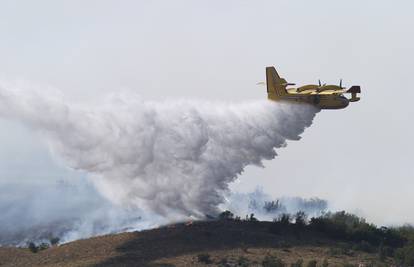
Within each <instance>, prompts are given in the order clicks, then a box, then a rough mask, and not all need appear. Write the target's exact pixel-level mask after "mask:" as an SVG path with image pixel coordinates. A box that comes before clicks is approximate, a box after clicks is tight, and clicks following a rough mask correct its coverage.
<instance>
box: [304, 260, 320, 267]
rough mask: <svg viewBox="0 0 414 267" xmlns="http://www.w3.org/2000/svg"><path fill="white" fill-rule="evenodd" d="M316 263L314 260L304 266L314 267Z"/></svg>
mask: <svg viewBox="0 0 414 267" xmlns="http://www.w3.org/2000/svg"><path fill="white" fill-rule="evenodd" d="M317 263H318V262H317V261H316V260H311V261H310V262H308V264H307V265H306V266H307V267H316V264H317Z"/></svg>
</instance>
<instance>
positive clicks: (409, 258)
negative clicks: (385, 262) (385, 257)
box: [394, 245, 414, 266]
mask: <svg viewBox="0 0 414 267" xmlns="http://www.w3.org/2000/svg"><path fill="white" fill-rule="evenodd" d="M394 259H395V261H396V262H397V263H398V264H400V265H404V266H413V265H414V245H411V246H407V247H403V248H399V249H397V250H396V251H395V253H394Z"/></svg>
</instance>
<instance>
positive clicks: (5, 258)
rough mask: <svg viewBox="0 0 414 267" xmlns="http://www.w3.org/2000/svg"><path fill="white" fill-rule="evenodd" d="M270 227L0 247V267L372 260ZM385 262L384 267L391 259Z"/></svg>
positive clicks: (214, 226)
mask: <svg viewBox="0 0 414 267" xmlns="http://www.w3.org/2000/svg"><path fill="white" fill-rule="evenodd" d="M271 224H272V223H271V222H249V221H210V222H195V223H193V224H191V225H185V224H176V225H171V226H166V227H162V228H158V229H152V230H147V231H141V232H132V233H122V234H114V235H107V236H101V237H95V238H90V239H85V240H79V241H75V242H71V243H68V244H64V245H61V246H55V247H51V248H49V249H46V250H42V251H40V252H38V253H32V252H30V250H29V249H24V248H0V266H262V263H263V261H264V260H265V258H266V257H267V258H266V259H267V260H268V261H269V260H274V259H273V258H272V257H271V256H276V257H278V258H280V259H282V260H283V261H284V262H286V263H288V264H289V265H288V266H290V264H291V263H293V262H296V261H297V260H298V259H303V260H304V263H307V262H308V261H310V260H317V261H318V262H319V264H322V261H323V260H324V259H326V261H327V262H328V263H329V266H343V264H344V263H345V262H347V263H352V264H358V263H360V262H363V263H372V262H377V261H378V256H377V254H376V253H371V254H370V253H365V252H358V251H352V250H350V249H344V247H351V246H352V244H350V243H338V242H336V241H335V240H332V239H329V238H327V237H326V236H323V235H322V234H315V233H314V232H309V231H304V232H300V231H287V232H283V233H277V234H275V233H272V232H271V231H269V229H270V227H271ZM265 261H266V260H265ZM385 262H388V264H390V263H391V260H390V259H386V260H385ZM381 264H384V263H379V262H377V263H376V264H375V266H380V265H381ZM269 266H271V265H269ZM304 266H306V264H304ZM320 266H321V265H320Z"/></svg>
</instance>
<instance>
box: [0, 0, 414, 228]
mask: <svg viewBox="0 0 414 267" xmlns="http://www.w3.org/2000/svg"><path fill="white" fill-rule="evenodd" d="M413 10H414V2H412V1H408V0H406V1H404V0H400V1H378V0H377V1H357V0H351V1H326V0H325V1H322V0H317V1H306V0H302V1H242V0H240V1H218V0H209V1H180V0H179V1H167V0H165V1H103V0H100V1H98V0H96V1H74V0H71V1H56V0H49V1H46V0H45V1H42V0H40V1H29V0H27V1H23V0H21V1H15V0H13V1H7V0H3V1H1V2H0V77H1V78H2V79H5V80H25V81H29V82H34V83H36V84H41V85H47V86H52V87H56V88H59V89H60V90H62V91H63V93H64V95H65V96H67V97H68V98H69V99H72V100H74V101H79V102H83V103H90V104H91V105H92V104H93V103H96V102H97V101H99V98H100V97H102V96H104V95H105V94H108V93H110V92H114V91H118V90H120V89H127V90H132V91H134V92H137V93H139V94H140V95H142V97H143V98H144V99H155V100H158V99H165V98H195V99H210V100H223V101H234V102H238V101H244V100H250V99H261V98H265V97H266V92H265V87H261V86H257V85H256V83H257V82H259V81H264V80H265V77H264V74H265V71H264V70H265V67H266V66H269V65H274V66H275V67H276V68H277V69H278V71H279V73H280V74H281V75H282V76H284V77H285V78H286V79H287V80H288V81H290V82H296V83H297V84H306V83H316V82H317V80H318V79H321V80H322V81H323V82H327V83H335V84H336V83H338V82H339V79H340V78H342V79H343V81H344V85H345V86H351V85H354V84H356V85H361V88H362V95H361V98H362V100H361V101H360V102H358V103H351V105H350V106H349V107H348V108H347V109H345V110H339V111H322V112H321V113H319V114H318V115H317V117H316V119H315V121H314V124H313V125H312V126H311V128H309V129H307V130H306V132H305V133H304V135H303V139H302V140H301V141H299V142H290V143H289V145H288V147H287V148H285V149H284V150H282V151H280V155H279V157H277V158H276V159H274V160H272V161H269V162H266V163H265V165H266V167H265V168H264V169H259V168H257V167H249V168H248V169H247V171H246V172H245V173H244V174H243V175H242V176H241V179H240V180H239V182H238V183H237V184H235V185H234V186H233V187H234V188H235V189H237V190H239V191H252V190H254V188H256V186H261V187H263V188H264V189H265V191H266V192H268V193H270V194H272V195H274V196H281V195H293V196H303V197H311V196H318V197H321V198H325V199H327V200H329V201H330V203H331V204H332V205H333V207H334V208H337V209H347V210H350V211H355V210H357V211H358V212H360V213H361V214H362V215H364V216H366V217H367V218H368V219H370V220H372V221H374V222H377V223H380V224H382V223H395V222H398V223H401V222H410V223H414V214H413V213H412V212H411V208H412V205H413V204H414V194H412V191H413V189H414V180H413V173H414V166H413V165H412V164H411V161H412V151H414V141H412V138H411V137H412V136H413V135H414V127H413V126H412V125H411V122H412V119H411V116H412V115H413V113H414V112H413V105H412V102H411V101H412V99H413V97H414V90H413V88H412V85H411V84H412V82H413V80H412V77H413V70H414V63H413V61H414V53H413V51H412V49H413V47H414V17H413V15H412V11H413ZM0 129H1V131H0V137H1V138H0V148H1V149H0V181H3V182H5V181H10V180H14V181H15V182H18V183H25V182H33V181H36V182H40V181H42V182H43V181H45V182H47V181H53V180H54V179H56V177H64V178H68V177H71V176H74V177H75V176H76V177H77V176H82V175H81V174H77V173H73V172H71V171H70V170H67V169H66V168H64V167H63V166H62V165H61V164H60V163H58V161H57V160H56V159H53V158H52V156H51V155H50V154H49V152H48V149H47V146H46V145H45V144H44V142H43V141H42V140H41V139H40V138H39V137H38V136H37V135H36V134H35V133H33V132H32V131H31V130H30V129H27V128H25V127H24V126H22V125H19V124H17V123H15V122H10V121H4V120H2V121H0Z"/></svg>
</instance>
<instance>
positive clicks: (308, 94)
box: [266, 67, 361, 109]
mask: <svg viewBox="0 0 414 267" xmlns="http://www.w3.org/2000/svg"><path fill="white" fill-rule="evenodd" d="M266 84H267V98H268V99H270V100H273V101H293V102H305V103H309V104H312V105H315V106H317V107H319V108H321V109H342V108H346V107H347V106H348V105H349V102H356V101H358V100H360V98H359V97H357V94H358V93H361V87H360V86H358V85H354V86H352V87H351V88H349V89H346V88H344V87H342V80H341V81H340V83H339V86H338V85H326V84H323V85H322V84H321V82H320V81H319V85H316V84H308V85H304V86H301V87H298V88H287V87H288V86H291V85H295V84H294V83H288V82H287V81H286V80H285V79H283V78H280V77H279V75H278V74H277V72H276V69H275V68H274V67H267V68H266ZM345 93H350V94H351V98H349V99H348V98H346V97H345V96H344V95H343V94H345Z"/></svg>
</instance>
